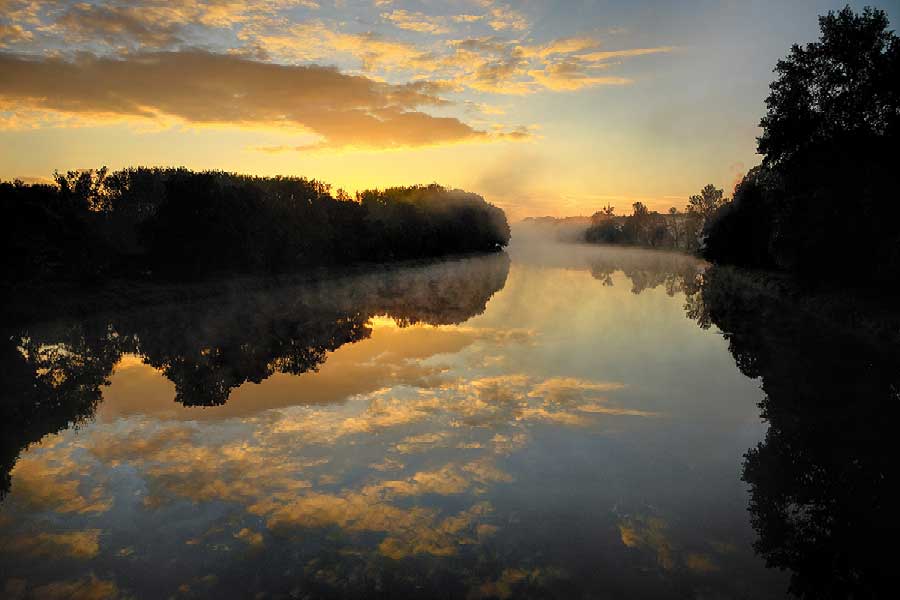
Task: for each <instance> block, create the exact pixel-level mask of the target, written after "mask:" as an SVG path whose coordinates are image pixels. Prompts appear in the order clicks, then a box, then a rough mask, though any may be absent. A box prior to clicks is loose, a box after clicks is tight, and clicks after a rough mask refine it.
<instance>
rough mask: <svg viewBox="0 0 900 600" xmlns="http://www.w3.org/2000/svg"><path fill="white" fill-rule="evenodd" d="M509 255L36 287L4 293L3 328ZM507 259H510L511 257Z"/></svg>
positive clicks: (24, 286)
mask: <svg viewBox="0 0 900 600" xmlns="http://www.w3.org/2000/svg"><path fill="white" fill-rule="evenodd" d="M492 254H497V255H505V252H504V251H502V250H498V251H496V252H489V253H484V252H469V253H458V254H450V255H447V256H442V257H438V258H417V259H406V260H397V261H390V262H376V263H362V262H359V263H353V264H349V265H341V266H331V267H315V268H308V269H303V270H298V271H295V272H291V273H279V274H263V275H255V274H228V273H220V274H218V275H210V276H208V277H203V278H199V279H195V280H193V281H155V280H149V279H126V278H117V279H111V280H109V281H106V282H102V283H98V284H95V285H79V284H76V283H72V282H56V283H41V284H37V283H32V284H22V285H20V286H16V287H7V288H6V289H5V290H3V301H2V302H0V306H2V316H0V326H9V325H24V324H28V323H33V322H38V321H43V320H49V319H58V318H66V317H85V316H92V315H97V314H103V313H106V312H115V311H123V310H133V309H141V308H148V307H154V306H163V305H166V304H176V303H185V302H200V301H205V300H214V299H216V298H219V297H223V298H224V297H229V296H235V295H239V294H247V293H255V292H262V291H266V290H274V289H281V288H287V287H292V286H302V285H304V284H310V285H311V284H316V283H322V282H326V281H332V280H338V279H342V278H347V277H354V276H360V275H377V274H388V273H393V272H397V271H400V270H403V269H411V268H418V267H426V266H429V265H434V264H438V263H442V262H448V261H457V260H464V259H469V258H475V257H478V256H486V255H492ZM507 261H508V259H507Z"/></svg>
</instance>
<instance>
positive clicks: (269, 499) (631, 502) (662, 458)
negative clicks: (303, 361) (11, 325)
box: [0, 243, 786, 598]
mask: <svg viewBox="0 0 900 600" xmlns="http://www.w3.org/2000/svg"><path fill="white" fill-rule="evenodd" d="M510 256H511V263H507V262H502V263H498V262H497V261H498V260H501V261H505V260H506V258H505V256H503V255H496V256H491V257H484V258H474V259H466V260H465V261H451V263H439V264H436V265H432V266H421V267H414V268H411V269H407V270H401V271H393V272H391V273H388V274H384V275H378V276H371V275H370V276H364V277H362V278H356V279H353V278H350V279H347V280H340V281H336V282H328V283H322V284H317V286H318V287H316V289H315V290H313V291H310V290H306V291H298V290H290V291H289V293H287V294H285V293H284V292H283V291H271V290H270V291H268V292H263V293H262V295H260V296H257V297H254V299H253V300H252V301H251V302H250V305H252V306H255V307H256V309H254V310H256V312H255V313H254V314H258V315H262V314H264V313H265V314H269V315H278V317H277V318H276V317H271V318H268V317H267V318H265V319H264V318H262V317H260V318H259V319H257V320H256V321H253V322H250V321H248V320H247V319H246V318H235V317H236V315H241V314H243V313H242V312H241V310H243V309H238V308H235V307H233V306H231V305H230V304H228V303H225V304H222V303H218V304H213V305H211V306H207V307H206V308H203V309H197V308H191V309H185V311H186V312H187V313H190V314H191V315H193V316H192V318H191V320H190V322H191V323H192V324H191V325H189V326H187V327H186V328H185V329H183V330H182V333H181V334H180V336H181V338H182V340H181V341H178V342H176V341H174V340H173V342H172V344H171V347H170V348H165V349H164V350H163V349H160V348H158V347H157V348H153V347H152V343H151V341H150V335H149V333H150V331H151V329H149V328H146V327H144V328H143V329H142V328H141V327H139V326H137V325H134V326H132V327H131V328H130V329H129V328H128V327H127V326H126V325H123V324H122V323H126V322H128V319H125V318H122V319H118V317H117V318H111V319H110V323H116V324H117V325H116V326H115V327H116V334H115V336H113V337H115V339H116V340H119V341H117V342H116V343H117V344H119V346H117V348H118V349H119V353H118V354H114V355H113V357H114V363H111V364H114V367H113V368H112V370H111V372H110V373H109V374H108V376H107V377H106V378H105V383H104V384H103V385H102V386H101V387H100V388H99V389H100V392H101V399H100V400H99V403H98V404H97V406H96V409H95V410H94V411H93V412H92V413H90V414H89V415H88V418H85V419H84V420H83V422H81V423H80V424H78V425H77V426H75V427H69V428H66V429H63V430H62V431H59V432H57V433H49V434H48V435H46V436H44V437H43V438H42V439H40V441H39V442H37V443H33V444H31V445H30V446H28V447H27V449H24V450H22V451H21V453H20V454H19V455H18V459H17V460H15V463H14V466H13V467H12V471H11V485H10V489H9V492H8V494H7V495H6V497H5V498H4V499H3V502H2V504H0V536H2V540H3V543H2V545H0V567H2V569H0V573H2V577H3V580H2V581H0V585H2V586H4V587H3V589H4V595H5V596H7V597H42V598H44V597H91V598H100V597H117V596H121V597H138V598H158V597H176V598H177V597H185V598H187V597H202V596H211V597H252V596H254V595H255V594H259V597H304V596H305V597H372V596H392V597H405V596H419V597H436V596H438V595H439V596H440V597H460V598H497V597H499V598H510V597H537V596H539V597H559V598H568V597H573V596H578V595H586V596H600V597H612V598H617V597H621V598H626V597H627V598H636V597H637V598H639V597H660V596H666V597H672V596H675V597H680V596H691V597H696V596H700V595H704V596H712V597H771V596H773V595H781V594H783V593H784V590H785V589H786V583H785V579H784V577H783V576H781V575H780V574H779V573H777V572H773V571H767V570H765V568H764V566H763V564H762V561H761V560H760V559H758V558H757V557H755V555H754V553H753V550H752V542H753V539H754V535H753V531H752V529H751V528H750V524H749V521H748V516H747V491H746V486H745V484H743V483H742V482H741V481H740V464H741V460H742V455H743V453H744V452H746V450H747V448H749V447H752V446H754V445H755V444H756V443H757V442H759V441H760V440H761V439H762V438H763V436H764V433H765V427H764V425H763V423H761V421H760V417H759V411H758V408H757V403H758V402H759V401H760V398H761V395H762V393H761V391H760V390H759V385H758V383H757V382H756V381H754V380H751V379H748V378H747V377H745V376H744V375H742V374H741V373H740V372H739V371H738V369H737V367H736V366H735V363H734V359H733V358H732V356H731V355H730V354H729V352H728V346H727V342H726V341H725V340H724V339H723V338H722V336H721V334H719V333H718V332H717V331H715V330H714V329H708V330H704V329H701V328H699V327H697V324H696V323H695V322H694V321H692V320H691V319H689V318H687V317H686V315H685V304H686V302H687V298H686V295H685V287H686V286H690V285H692V282H693V281H694V279H695V277H696V275H697V274H699V273H700V272H701V271H702V269H703V268H704V265H702V264H700V263H698V262H696V261H694V260H693V259H690V258H686V257H680V256H675V255H668V254H660V253H655V252H649V251H641V250H627V249H621V248H618V249H613V248H598V247H594V248H587V247H580V246H579V247H572V246H569V247H566V248H565V250H564V251H561V250H560V249H559V248H558V247H556V246H536V245H535V244H531V243H529V244H525V245H519V246H517V245H515V244H514V245H513V247H512V248H511V250H510ZM498 257H502V258H498ZM507 270H508V271H507ZM480 281H482V283H479V282H480ZM485 282H486V283H485ZM360 290H367V291H360ZM373 290H374V291H373ZM279 294H280V295H281V296H279ZM279 298H281V299H279ZM284 298H289V299H290V302H289V303H288V304H285V303H284ZM404 299H405V300H404ZM435 299H437V300H435ZM240 302H242V303H246V302H247V300H246V299H241V301H240ZM317 302H318V303H319V304H321V305H322V306H319V305H317ZM242 306H243V305H242ZM262 306H265V307H269V308H267V309H266V310H262V309H260V308H259V307H262ZM285 306H289V307H291V308H290V310H287V309H285V308H284V307H285ZM272 307H274V308H272ZM298 307H300V308H298ZM301 308H302V310H301ZM269 309H271V310H269ZM168 310H172V309H171V307H170V308H169V309H168ZM335 311H337V312H335ZM338 313H340V314H338ZM198 315H200V316H198ZM285 315H289V316H290V315H297V316H296V317H291V318H287V317H285ZM346 315H351V316H352V317H353V318H351V319H350V321H352V320H353V319H358V320H360V321H361V323H360V324H359V327H356V326H354V328H353V329H352V331H354V332H355V333H354V334H353V335H349V336H347V335H344V332H345V329H343V328H341V327H338V328H337V329H336V331H338V332H339V335H338V334H334V333H333V329H332V328H333V326H334V324H335V323H338V324H342V323H346V322H347V318H346ZM145 317H146V318H148V319H150V321H149V322H153V318H151V317H147V316H146V315H144V316H143V317H142V318H145ZM116 319H118V320H116ZM285 319H287V320H285ZM316 319H318V320H316ZM323 322H327V323H329V325H328V327H326V328H325V330H326V331H327V332H328V334H327V335H326V336H325V337H323V338H321V339H325V340H326V341H325V342H321V343H320V337H321V336H319V337H316V341H315V343H314V344H313V343H309V344H307V345H304V348H306V347H307V346H308V347H313V346H315V347H317V348H327V349H326V350H323V353H322V358H323V360H321V361H318V359H317V360H316V361H312V362H311V363H310V364H309V365H305V367H308V368H304V369H289V368H280V367H279V365H280V364H282V362H283V361H285V360H286V359H285V358H284V357H285V356H293V355H292V354H290V353H288V352H284V351H283V349H284V348H285V347H287V346H291V345H292V344H293V345H297V344H296V343H295V342H296V339H297V335H294V336H293V337H292V336H291V335H288V334H285V331H299V330H303V331H307V330H310V329H316V330H317V331H318V329H317V328H321V327H322V323H323ZM284 323H291V324H292V325H291V327H285V326H284ZM110 327H112V326H110ZM59 329H60V326H59V325H57V326H56V330H59ZM156 331H161V330H159V329H156ZM135 332H138V333H135ZM247 333H251V334H252V336H251V335H245V334H247ZM31 335H32V338H34V339H36V338H37V337H39V335H38V334H31ZM173 335H174V334H173ZM298 335H299V334H298ZM125 338H129V340H130V341H129V342H128V343H124V342H121V340H122V339H125ZM263 338H265V340H271V339H275V340H277V341H278V344H277V347H278V348H279V351H278V352H269V351H268V349H270V348H273V347H275V346H274V345H273V344H272V343H269V341H266V342H265V343H262V342H261V341H260V340H261V339H263ZM50 339H52V336H50V335H49V334H46V335H45V336H44V339H43V342H42V343H44V344H46V343H47V342H48V341H49V340H50ZM188 339H193V340H195V341H196V340H201V341H202V343H200V342H198V343H197V344H195V345H190V344H187V343H184V340H188ZM226 339H227V340H229V343H225V342H223V341H222V340H226ZM304 339H305V338H304ZM254 344H257V346H258V347H263V348H265V349H267V351H266V352H257V351H253V352H251V351H249V350H247V348H248V347H249V346H252V345H254ZM304 344H306V342H304ZM316 344H318V345H316ZM67 348H68V349H67ZM234 348H242V349H244V351H243V352H242V353H238V355H239V356H238V358H235V355H236V354H235V350H234ZM60 352H61V353H62V354H66V352H68V353H70V354H69V355H67V356H70V359H71V356H74V353H73V352H72V350H71V347H64V348H63V350H61V351H60ZM211 355H223V356H224V355H229V356H230V357H231V358H230V360H229V361H224V359H223V360H222V361H218V362H216V361H214V360H212V359H209V360H208V361H207V363H204V364H206V366H207V367H210V365H212V367H215V369H213V370H214V371H215V372H216V373H219V374H220V373H221V371H222V369H223V368H224V367H223V365H226V366H227V372H228V374H229V378H228V379H227V381H228V382H229V384H228V386H226V387H228V390H227V392H225V393H224V395H223V396H222V397H223V398H224V402H215V403H212V404H210V405H207V406H197V405H191V403H190V402H188V403H184V402H178V401H175V400H176V397H177V396H178V391H177V390H176V383H175V382H174V379H177V377H175V376H174V375H173V373H175V374H180V375H178V376H179V377H181V376H182V375H183V373H184V370H183V369H182V370H180V371H179V370H177V369H175V368H174V366H173V365H182V366H184V365H187V364H191V365H194V366H193V367H191V369H193V370H192V371H191V372H192V373H193V372H196V368H195V367H196V365H200V364H201V363H202V360H201V358H202V357H209V356H211ZM104 356H106V355H105V354H104ZM190 356H195V357H200V358H195V359H192V360H193V362H191V361H188V360H187V359H186V358H185V357H190ZM163 357H164V358H163ZM248 357H254V358H255V359H257V360H258V361H261V364H262V365H263V368H262V369H261V370H260V367H259V365H258V364H256V363H253V364H248V361H250V359H249V358H248ZM72 360H74V359H72ZM280 361H281V362H280ZM251 362H252V361H251ZM235 365H239V366H240V368H238V367H236V366H235ZM212 367H210V369H212ZM185 368H186V367H185ZM257 372H262V373H263V375H264V376H263V375H260V376H252V377H251V376H246V377H245V376H243V375H241V376H240V377H239V376H237V375H234V374H235V373H240V374H247V373H257ZM179 381H181V382H182V385H185V386H186V385H187V384H184V379H183V378H182V379H180V380H179ZM203 381H206V380H203ZM216 381H220V379H216ZM229 386H230V387H229ZM187 387H190V386H187ZM51 431H52V429H51Z"/></svg>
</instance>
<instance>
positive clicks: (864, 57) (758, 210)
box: [704, 7, 900, 288]
mask: <svg viewBox="0 0 900 600" xmlns="http://www.w3.org/2000/svg"><path fill="white" fill-rule="evenodd" d="M819 24H820V28H821V32H822V35H821V38H820V40H819V41H818V42H815V43H811V44H807V45H806V46H805V47H800V46H796V45H795V46H794V47H793V48H792V49H791V52H790V54H789V55H788V56H787V57H786V58H785V59H783V60H781V61H779V62H778V65H777V67H776V69H775V72H776V73H777V75H778V78H777V79H776V81H775V82H773V83H772V85H771V93H770V95H769V97H768V99H767V101H766V104H767V113H766V116H765V117H764V118H763V119H762V121H761V126H762V127H763V134H762V136H761V137H760V138H759V152H760V154H762V155H763V163H762V165H761V166H760V167H757V168H756V169H754V170H752V171H751V172H750V173H748V174H747V176H746V177H745V178H744V180H743V181H742V182H741V184H740V185H739V186H738V188H737V189H736V192H735V200H734V202H733V203H731V204H729V205H725V206H723V207H722V208H720V209H719V210H717V211H716V213H715V214H714V215H713V216H712V218H711V219H710V220H709V221H708V223H707V227H706V242H707V243H706V246H705V249H704V256H705V257H706V258H708V259H710V260H713V261H718V262H728V263H734V264H739V265H745V266H754V267H769V266H775V267H778V268H780V269H783V270H786V271H789V272H791V273H794V274H796V275H799V276H801V277H803V278H806V279H809V280H815V281H823V280H831V281H835V280H840V279H841V278H843V277H848V276H849V277H852V278H853V279H854V280H855V281H857V282H861V283H863V284H866V285H873V286H876V287H880V288H886V287H894V286H896V285H897V284H900V203H898V202H897V201H896V196H897V190H898V189H900V171H898V169H897V168H896V158H894V155H895V153H896V148H897V145H898V142H900V38H898V37H897V36H896V35H894V33H893V32H891V31H889V29H888V25H889V24H888V20H887V16H886V15H885V13H884V12H883V11H880V10H872V9H865V10H864V11H863V12H862V13H860V14H857V13H854V12H853V11H852V10H851V9H850V8H849V7H847V8H844V9H843V10H841V11H840V12H837V13H834V12H830V13H828V14H827V15H825V16H823V17H821V18H820V21H819Z"/></svg>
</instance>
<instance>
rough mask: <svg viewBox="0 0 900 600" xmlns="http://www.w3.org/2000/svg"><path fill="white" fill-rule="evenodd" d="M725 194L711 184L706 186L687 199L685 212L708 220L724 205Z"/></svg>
mask: <svg viewBox="0 0 900 600" xmlns="http://www.w3.org/2000/svg"><path fill="white" fill-rule="evenodd" d="M725 202H726V200H725V192H724V191H723V190H720V189H719V188H717V187H716V186H714V185H713V184H711V183H709V184H707V185H706V186H705V187H704V188H703V189H702V190H700V193H699V194H694V195H693V196H691V197H690V198H688V205H687V208H686V210H687V211H688V212H695V213H697V214H699V215H700V216H701V217H702V218H703V220H706V219H708V218H709V217H710V216H712V214H713V213H714V212H716V211H717V210H718V209H719V208H721V206H722V205H723V204H725Z"/></svg>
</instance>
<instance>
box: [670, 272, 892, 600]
mask: <svg viewBox="0 0 900 600" xmlns="http://www.w3.org/2000/svg"><path fill="white" fill-rule="evenodd" d="M687 310H688V315H689V316H690V317H691V318H694V319H695V320H697V321H698V323H699V324H700V325H701V326H702V327H710V326H713V325H714V326H716V327H718V328H719V329H721V330H722V331H723V332H724V335H725V338H726V339H727V340H728V343H729V349H730V351H731V353H732V354H733V355H734V358H735V361H736V363H737V365H738V367H739V368H740V370H741V371H742V372H743V373H744V374H746V375H747V376H750V377H755V378H759V379H760V382H761V387H762V390H763V391H764V392H765V397H764V399H763V400H762V401H761V403H760V411H761V416H762V417H763V418H764V419H765V420H766V421H768V423H769V430H768V433H767V434H766V437H765V440H764V441H763V442H761V443H760V444H759V445H758V446H756V447H755V448H751V449H750V450H749V451H748V452H747V454H746V455H745V460H744V465H743V479H744V481H746V482H747V483H748V484H749V486H750V506H749V510H750V515H751V522H752V524H753V527H754V528H755V530H756V532H757V534H758V536H759V537H758V540H757V542H756V544H755V549H756V551H757V552H758V553H759V554H760V555H761V556H762V557H764V558H765V560H766V563H767V565H768V566H769V567H774V568H779V569H787V570H789V571H790V572H791V583H790V591H791V592H792V593H793V594H794V595H796V596H798V597H801V598H872V597H879V594H880V593H881V592H880V591H879V590H886V589H888V587H885V586H887V584H888V581H889V574H890V573H891V572H892V570H893V565H892V564H891V563H892V562H893V560H892V559H893V555H894V552H893V549H892V544H893V539H894V536H893V535H892V533H893V532H895V531H896V526H894V525H893V524H892V523H893V521H894V515H893V514H892V513H893V508H894V506H896V500H897V494H896V491H893V490H894V489H895V487H894V484H895V483H896V482H895V481H894V480H895V479H896V477H895V476H894V473H895V472H896V468H895V466H894V464H893V463H894V461H893V458H892V455H893V453H892V451H891V449H892V444H891V443H890V439H891V438H890V436H891V433H892V431H891V428H893V427H894V425H895V423H896V418H897V416H898V406H900V344H898V343H896V340H894V341H893V342H887V343H873V341H872V339H871V338H866V337H864V336H862V335H860V333H859V331H854V330H853V329H852V328H846V329H842V328H838V327H837V326H826V324H825V323H824V322H823V321H822V320H821V319H819V318H817V317H816V316H814V315H812V314H809V313H807V312H804V311H801V310H798V309H797V306H796V305H795V303H794V301H792V300H791V299H788V298H785V297H783V296H780V295H778V294H775V293H773V292H772V291H771V290H770V289H768V288H767V287H766V286H760V285H748V284H747V281H746V280H744V281H742V280H741V278H740V276H739V275H737V274H736V273H735V272H734V271H732V270H729V269H727V268H720V267H713V268H711V269H709V270H708V271H707V272H706V273H705V274H704V277H703V283H702V287H700V288H698V290H697V291H696V293H695V294H693V295H692V296H691V297H690V298H689V302H688V306H687Z"/></svg>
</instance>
